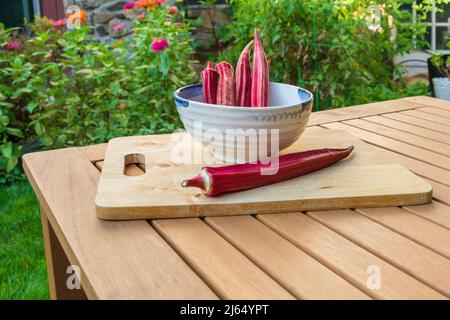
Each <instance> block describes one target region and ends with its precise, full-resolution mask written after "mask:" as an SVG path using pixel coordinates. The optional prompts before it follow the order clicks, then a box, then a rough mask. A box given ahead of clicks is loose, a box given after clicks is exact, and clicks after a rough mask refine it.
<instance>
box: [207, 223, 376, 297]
mask: <svg viewBox="0 0 450 320" xmlns="http://www.w3.org/2000/svg"><path fill="white" fill-rule="evenodd" d="M205 221H206V222H207V223H208V224H209V225H210V226H211V227H212V228H214V229H215V230H216V231H217V232H218V233H219V234H221V235H222V236H223V237H224V238H225V239H227V240H228V241H229V242H230V243H232V244H233V245H234V246H235V247H236V248H238V249H239V250H240V251H241V252H243V253H244V254H245V256H247V257H248V258H250V259H251V260H252V261H253V262H254V263H255V264H256V265H258V266H259V267H260V268H261V269H262V270H264V271H265V272H266V273H267V274H269V275H270V276H271V277H272V278H274V279H276V280H277V281H278V282H279V283H281V284H282V285H283V287H285V288H286V289H288V290H289V292H291V293H292V294H293V295H294V296H296V297H297V298H300V299H369V297H368V296H367V295H366V294H364V293H362V292H361V291H360V290H358V289H356V288H355V287H354V286H353V285H351V284H350V283H348V282H347V281H346V280H344V279H342V278H341V277H339V276H338V275H337V274H336V273H334V272H333V271H331V270H330V269H328V268H327V267H325V266H323V265H322V264H321V263H320V262H318V261H317V260H315V259H314V258H312V257H310V256H309V255H308V254H306V253H304V252H303V251H302V250H300V249H299V248H297V247H296V246H294V245H293V244H291V243H290V242H289V241H287V240H285V239H284V238H282V237H281V236H280V235H278V234H277V233H276V232H274V231H272V230H271V229H270V228H268V227H267V226H265V225H264V224H262V223H261V222H259V221H258V220H256V219H255V218H254V217H252V216H234V217H210V218H206V219H205Z"/></svg>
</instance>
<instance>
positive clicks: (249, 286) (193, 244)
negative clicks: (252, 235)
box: [152, 218, 294, 299]
mask: <svg viewBox="0 0 450 320" xmlns="http://www.w3.org/2000/svg"><path fill="white" fill-rule="evenodd" d="M152 224H153V225H154V226H155V228H156V229H157V230H158V231H159V232H160V233H161V234H162V235H163V237H164V238H165V239H166V241H167V242H169V243H170V244H171V246H172V247H173V248H175V249H176V250H177V252H178V253H179V254H180V255H181V256H182V257H183V258H184V259H185V261H187V263H188V264H189V265H190V266H191V268H192V269H193V270H195V271H196V272H197V273H198V274H199V275H200V277H202V279H204V280H205V281H206V282H207V283H208V285H209V286H210V287H211V288H212V289H213V290H214V291H215V292H216V294H217V295H218V296H219V297H220V298H222V299H293V298H294V297H293V296H292V295H291V294H290V293H289V292H288V291H286V290H285V289H283V288H282V287H281V286H280V285H279V284H278V283H277V282H275V281H274V280H273V279H272V278H270V277H269V276H268V275H267V274H266V273H264V272H263V271H261V269H259V268H258V267H257V266H255V265H254V264H253V263H252V262H251V261H250V260H248V259H247V258H246V257H245V256H243V255H242V254H241V253H240V252H239V251H237V250H236V249H235V248H234V247H233V246H232V245H231V244H230V243H228V242H227V241H225V240H224V239H223V238H222V237H221V236H219V235H218V234H217V233H216V232H214V231H213V230H212V229H211V228H210V227H208V226H207V225H206V224H205V223H204V222H203V221H201V220H200V219H198V218H187V219H164V220H152Z"/></svg>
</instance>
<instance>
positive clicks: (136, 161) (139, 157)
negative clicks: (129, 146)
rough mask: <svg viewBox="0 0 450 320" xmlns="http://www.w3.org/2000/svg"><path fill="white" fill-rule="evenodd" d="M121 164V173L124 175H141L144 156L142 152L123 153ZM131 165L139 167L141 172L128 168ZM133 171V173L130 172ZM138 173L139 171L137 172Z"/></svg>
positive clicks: (143, 166) (143, 170)
mask: <svg viewBox="0 0 450 320" xmlns="http://www.w3.org/2000/svg"><path fill="white" fill-rule="evenodd" d="M124 160H125V161H124V166H123V174H124V175H126V176H136V175H143V174H144V173H145V156H144V155H143V154H142V153H130V154H126V155H125V159H124ZM131 167H139V169H141V171H140V172H141V174H136V171H135V170H133V171H131V170H129V169H130V168H131ZM131 172H133V173H131ZM138 173H139V172H138Z"/></svg>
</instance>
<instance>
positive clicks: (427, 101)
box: [402, 96, 450, 110]
mask: <svg viewBox="0 0 450 320" xmlns="http://www.w3.org/2000/svg"><path fill="white" fill-rule="evenodd" d="M402 100H404V101H410V102H414V103H418V104H421V105H424V106H430V107H435V108H441V109H444V110H450V102H449V101H447V100H443V99H438V98H434V97H427V96H415V97H407V98H402Z"/></svg>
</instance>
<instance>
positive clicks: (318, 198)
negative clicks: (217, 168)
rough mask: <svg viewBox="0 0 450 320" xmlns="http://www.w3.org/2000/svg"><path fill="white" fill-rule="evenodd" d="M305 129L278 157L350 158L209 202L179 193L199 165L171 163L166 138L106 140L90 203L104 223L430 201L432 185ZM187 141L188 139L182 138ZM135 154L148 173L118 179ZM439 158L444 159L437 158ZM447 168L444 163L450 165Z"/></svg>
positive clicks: (189, 191)
mask: <svg viewBox="0 0 450 320" xmlns="http://www.w3.org/2000/svg"><path fill="white" fill-rule="evenodd" d="M319 130H320V131H319V132H320V134H317V129H307V130H306V132H305V133H304V135H303V136H302V138H301V139H300V140H299V141H298V142H296V143H295V144H294V145H293V146H291V147H289V148H288V149H286V150H284V151H283V152H286V153H288V152H295V151H302V150H308V149H317V148H324V147H346V146H349V145H352V144H353V145H355V146H356V148H355V152H354V153H353V155H351V156H350V157H349V158H348V159H345V160H342V161H340V162H339V163H337V164H335V165H333V166H330V167H328V168H325V169H322V170H319V171H316V172H313V173H310V174H308V175H304V176H301V177H298V178H294V179H291V180H287V181H283V182H280V183H277V184H272V185H268V186H264V187H260V188H257V189H252V190H246V191H242V192H239V193H230V194H224V195H221V196H220V197H216V198H210V197H207V196H205V195H203V194H202V193H201V192H200V191H199V189H196V188H182V187H181V185H180V183H181V181H182V180H184V179H187V178H190V177H193V176H195V175H196V174H197V173H198V172H200V168H201V167H202V166H203V164H201V163H198V164H189V163H176V162H175V161H171V160H172V158H171V157H172V152H173V149H174V148H175V147H176V145H174V143H173V142H172V139H171V138H172V137H171V136H170V135H159V136H140V137H130V138H120V139H115V140H112V141H110V143H109V148H108V150H107V154H106V157H105V162H104V164H103V170H102V175H101V178H100V182H99V186H98V190H97V196H96V199H95V203H96V206H97V215H98V216H99V217H100V218H103V219H109V220H122V219H143V218H145V219H152V218H174V217H198V216H214V215H231V214H253V213H276V212H290V211H295V210H311V209H313V210H321V209H333V208H355V207H358V208H359V207H382V206H396V205H413V204H423V203H428V202H430V201H431V186H430V185H429V184H427V183H426V182H424V181H423V180H422V179H420V178H418V177H417V176H415V175H413V174H411V172H410V171H408V170H406V169H405V168H404V167H402V166H399V165H397V164H394V163H393V162H392V161H389V159H386V157H385V154H384V153H382V152H378V151H377V150H375V149H373V148H372V147H370V146H368V145H367V144H365V143H362V142H361V141H360V140H359V139H356V138H355V137H353V136H351V135H349V134H348V133H345V132H339V131H332V130H323V129H319ZM183 135H184V136H187V133H184V134H183ZM135 153H140V154H142V155H143V156H144V157H145V162H146V163H145V165H146V167H147V169H148V172H147V173H146V174H144V175H141V176H134V177H128V176H125V175H124V174H123V170H124V158H125V156H126V155H128V154H135ZM442 157H443V156H442ZM449 166H450V164H449Z"/></svg>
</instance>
